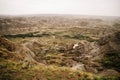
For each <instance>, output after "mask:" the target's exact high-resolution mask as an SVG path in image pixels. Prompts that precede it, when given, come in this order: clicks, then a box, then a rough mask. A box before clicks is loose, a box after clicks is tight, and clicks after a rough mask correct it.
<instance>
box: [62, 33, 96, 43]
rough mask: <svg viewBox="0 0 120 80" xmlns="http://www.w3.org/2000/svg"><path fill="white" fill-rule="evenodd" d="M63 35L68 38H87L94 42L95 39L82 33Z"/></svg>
mask: <svg viewBox="0 0 120 80" xmlns="http://www.w3.org/2000/svg"><path fill="white" fill-rule="evenodd" d="M63 37H66V38H72V39H79V40H87V41H89V42H94V41H95V40H94V39H92V38H90V37H89V36H84V35H81V34H75V35H71V36H70V35H64V36H63Z"/></svg>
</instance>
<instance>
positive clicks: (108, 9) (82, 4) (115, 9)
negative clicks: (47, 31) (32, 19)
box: [0, 0, 120, 16]
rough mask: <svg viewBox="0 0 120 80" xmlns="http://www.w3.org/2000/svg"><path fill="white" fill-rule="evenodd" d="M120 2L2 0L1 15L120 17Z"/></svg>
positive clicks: (118, 0) (115, 0) (111, 0)
mask: <svg viewBox="0 0 120 80" xmlns="http://www.w3.org/2000/svg"><path fill="white" fill-rule="evenodd" d="M119 4H120V0H10V1H9V0H0V14H8V15H9V14H10V15H18V14H19V15H20V14H79V15H100V16H120V9H119V8H120V5H119Z"/></svg>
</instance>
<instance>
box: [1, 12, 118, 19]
mask: <svg viewBox="0 0 120 80" xmlns="http://www.w3.org/2000/svg"><path fill="white" fill-rule="evenodd" d="M39 15H40V16H41V15H52V16H61V15H64V16H89V17H92V16H93V17H119V18H120V16H109V15H108V16H107V15H84V14H54V13H53V14H48V13H42V14H41V13H40V14H39V13H37V14H0V16H39Z"/></svg>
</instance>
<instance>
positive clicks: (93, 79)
mask: <svg viewBox="0 0 120 80" xmlns="http://www.w3.org/2000/svg"><path fill="white" fill-rule="evenodd" d="M0 67H1V68H0V80H119V79H120V78H119V77H102V76H96V75H94V74H90V73H85V72H81V71H76V70H72V69H70V68H66V67H57V66H40V65H34V66H33V67H30V68H26V69H23V68H22V65H18V63H15V62H13V61H10V60H6V59H3V58H0Z"/></svg>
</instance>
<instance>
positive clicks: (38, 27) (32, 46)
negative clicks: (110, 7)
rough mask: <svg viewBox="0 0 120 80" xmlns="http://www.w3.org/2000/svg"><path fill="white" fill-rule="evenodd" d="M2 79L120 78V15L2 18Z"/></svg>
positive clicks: (111, 79) (91, 79) (119, 79)
mask: <svg viewBox="0 0 120 80" xmlns="http://www.w3.org/2000/svg"><path fill="white" fill-rule="evenodd" d="M0 80H120V18H119V17H104V16H80V15H52V14H51V15H47V14H46V15H43V14H41V15H27V16H25V15H21V16H0Z"/></svg>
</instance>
